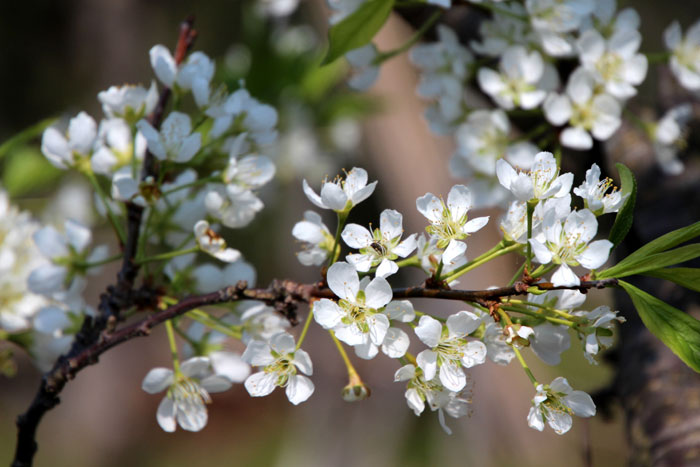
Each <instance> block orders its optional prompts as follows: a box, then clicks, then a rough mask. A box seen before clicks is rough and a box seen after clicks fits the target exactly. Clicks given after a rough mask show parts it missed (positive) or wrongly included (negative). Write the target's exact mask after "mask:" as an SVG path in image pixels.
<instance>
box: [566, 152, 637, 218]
mask: <svg viewBox="0 0 700 467" xmlns="http://www.w3.org/2000/svg"><path fill="white" fill-rule="evenodd" d="M574 193H575V194H576V195H578V196H580V197H581V198H583V201H584V204H585V206H586V208H587V209H590V210H591V212H593V214H595V215H596V216H600V215H601V214H607V213H610V212H617V211H619V210H620V208H621V207H622V204H623V203H624V202H625V200H626V199H627V196H628V195H625V196H622V193H620V191H618V189H617V187H615V186H614V185H613V181H612V179H610V178H606V179H604V180H600V167H598V164H593V165H592V166H591V168H590V169H588V170H586V181H584V182H583V183H582V184H581V185H580V186H579V187H577V188H574Z"/></svg>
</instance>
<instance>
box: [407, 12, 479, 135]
mask: <svg viewBox="0 0 700 467" xmlns="http://www.w3.org/2000/svg"><path fill="white" fill-rule="evenodd" d="M437 35H438V42H434V43H430V44H419V45H417V46H415V47H414V48H413V49H412V50H411V55H410V56H411V61H412V62H413V63H414V64H415V65H416V66H418V67H419V68H420V69H421V70H422V72H421V78H420V83H419V84H418V95H420V96H421V97H424V98H426V99H433V100H434V101H435V105H434V106H431V107H429V108H428V109H427V110H426V114H425V116H426V119H427V120H428V122H429V124H430V128H431V130H432V131H434V132H435V133H437V134H447V133H449V132H450V131H451V130H452V129H453V128H454V126H455V124H456V123H457V121H459V119H460V117H461V116H462V115H463V114H464V112H465V106H464V103H463V93H464V86H465V82H466V80H467V78H468V77H469V69H470V66H471V64H472V62H473V61H474V57H473V55H472V54H471V52H469V50H468V49H467V48H466V47H464V46H463V45H462V44H460V42H459V38H458V37H457V34H455V32H454V31H453V30H452V29H450V28H449V27H447V26H445V25H442V24H441V25H438V27H437Z"/></svg>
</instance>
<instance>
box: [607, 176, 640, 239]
mask: <svg viewBox="0 0 700 467" xmlns="http://www.w3.org/2000/svg"><path fill="white" fill-rule="evenodd" d="M615 167H617V172H618V173H619V174H620V193H622V196H625V195H627V199H626V200H625V202H624V204H623V205H622V207H621V208H620V210H619V211H618V212H617V216H616V217H615V223H614V224H613V226H612V229H611V230H610V241H611V242H612V244H613V247H612V249H615V248H616V247H617V246H618V245H619V244H620V242H621V241H622V240H623V239H624V238H625V236H626V235H627V232H629V231H630V229H631V228H632V220H633V215H634V204H635V201H636V198H637V181H636V180H635V179H634V174H632V171H631V170H630V169H628V168H627V167H626V166H625V165H624V164H620V163H617V164H615Z"/></svg>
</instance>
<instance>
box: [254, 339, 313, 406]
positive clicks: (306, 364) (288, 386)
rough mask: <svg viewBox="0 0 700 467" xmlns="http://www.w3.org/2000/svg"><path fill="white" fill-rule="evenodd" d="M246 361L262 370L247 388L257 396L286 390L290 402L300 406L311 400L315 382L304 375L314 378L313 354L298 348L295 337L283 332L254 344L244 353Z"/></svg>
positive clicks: (255, 374) (255, 375)
mask: <svg viewBox="0 0 700 467" xmlns="http://www.w3.org/2000/svg"><path fill="white" fill-rule="evenodd" d="M243 360H245V361H247V362H248V363H250V364H251V365H253V366H257V367H262V371H259V372H257V373H253V374H252V375H250V376H249V377H248V378H247V379H246V380H245V388H246V389H247V390H248V393H250V395H251V396H253V397H262V396H267V395H268V394H270V393H271V392H272V391H274V390H275V387H277V386H279V387H282V388H285V393H286V394H287V398H288V399H289V402H291V403H292V404H294V405H297V404H300V403H302V402H304V401H305V400H307V399H308V398H309V397H311V394H313V392H314V383H313V382H312V381H311V380H310V379H309V378H307V377H306V376H304V375H300V374H298V372H301V373H304V374H305V375H308V376H311V374H312V373H313V366H312V364H311V358H309V354H308V353H306V352H305V351H303V350H301V349H297V348H296V347H295V345H294V337H292V336H291V335H289V334H287V333H285V332H281V333H279V334H275V335H274V336H272V337H271V338H270V341H269V343H268V342H262V341H252V342H250V343H249V344H248V347H247V348H246V350H245V352H244V353H243Z"/></svg>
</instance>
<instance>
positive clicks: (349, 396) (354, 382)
mask: <svg viewBox="0 0 700 467" xmlns="http://www.w3.org/2000/svg"><path fill="white" fill-rule="evenodd" d="M371 393H372V391H370V389H369V387H368V386H367V385H366V384H365V383H364V382H362V380H361V379H360V376H359V375H358V374H357V373H354V372H353V373H351V374H350V382H349V383H348V385H347V386H345V387H344V388H343V399H344V400H345V401H347V402H356V401H361V400H365V399H367V398H368V397H369V396H370V394H371Z"/></svg>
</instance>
